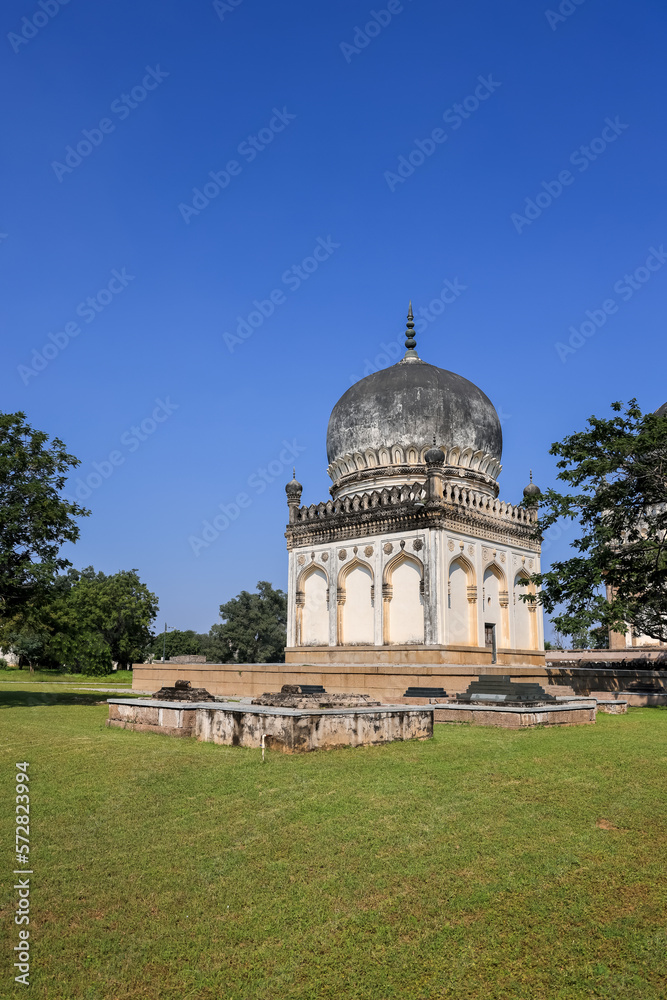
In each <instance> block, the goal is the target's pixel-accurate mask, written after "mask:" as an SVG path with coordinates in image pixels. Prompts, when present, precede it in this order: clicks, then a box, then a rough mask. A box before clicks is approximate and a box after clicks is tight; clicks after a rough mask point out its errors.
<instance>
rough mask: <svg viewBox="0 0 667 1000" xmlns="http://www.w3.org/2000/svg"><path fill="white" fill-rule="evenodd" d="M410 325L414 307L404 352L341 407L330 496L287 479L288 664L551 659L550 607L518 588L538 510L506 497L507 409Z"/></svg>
mask: <svg viewBox="0 0 667 1000" xmlns="http://www.w3.org/2000/svg"><path fill="white" fill-rule="evenodd" d="M413 331H414V320H413V315H412V307H410V311H409V313H408V323H407V331H406V353H405V356H404V358H403V359H402V360H401V361H399V362H398V363H397V364H394V365H392V366H391V367H389V368H386V369H384V370H382V371H379V372H375V373H373V374H372V375H369V376H367V377H366V378H363V379H361V381H359V382H357V383H356V384H355V385H353V386H352V387H351V388H350V389H348V390H347V392H346V393H345V394H344V395H343V396H342V397H341V399H340V400H339V401H338V402H337V403H336V405H335V406H334V408H333V411H332V413H331V418H330V420H329V427H328V431H327V452H328V460H329V468H328V472H329V475H330V476H331V479H332V486H331V490H330V492H331V499H330V500H329V501H328V502H323V503H319V504H313V505H311V506H300V503H301V494H302V489H303V487H302V486H301V484H300V483H299V482H297V480H296V478H294V479H293V480H292V481H291V482H290V483H288V484H287V486H286V493H287V504H288V507H289V524H288V526H287V532H286V538H287V548H288V551H289V587H288V590H289V604H288V628H287V650H286V662H287V663H297V662H300V663H302V662H307V663H312V664H314V665H316V664H325V663H327V664H336V663H346V662H347V663H361V664H364V663H386V664H401V663H406V664H407V663H410V664H428V663H433V664H440V663H471V664H473V663H474V664H480V663H492V662H497V663H498V664H536V665H540V664H543V663H544V633H543V616H542V609H541V607H540V606H538V605H535V604H532V605H531V604H527V603H525V602H524V601H522V600H521V599H520V597H521V595H522V594H525V593H526V592H527V590H526V588H525V587H523V586H521V585H520V581H521V579H522V578H524V579H525V578H527V577H528V575H529V574H531V573H534V572H538V571H539V568H540V544H539V542H538V541H537V540H536V539H535V538H533V537H532V536H533V532H534V520H535V515H534V513H533V512H532V511H529V510H526V509H524V508H522V507H517V506H512V505H511V504H508V503H506V502H504V501H501V500H499V499H498V492H499V490H498V484H497V478H498V475H499V473H500V470H501V456H502V431H501V426H500V420H499V418H498V414H497V413H496V410H495V408H494V406H493V404H492V403H491V401H490V400H489V399H488V397H487V396H486V395H485V394H484V393H483V392H482V391H481V389H479V388H477V386H475V385H473V383H472V382H469V381H468V380H467V379H465V378H462V377H461V376H460V375H456V374H454V373H453V372H450V371H446V370H445V369H442V368H437V367H435V366H434V365H430V364H427V363H426V362H425V361H422V359H421V358H420V357H419V356H418V354H417V351H416V342H415V338H414V332H413ZM531 480H532V477H531ZM535 492H539V490H538V489H537V487H536V486H534V485H533V484H532V482H531V484H530V485H529V486H527V487H526V490H525V491H524V493H526V494H529V493H535Z"/></svg>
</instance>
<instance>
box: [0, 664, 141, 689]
mask: <svg viewBox="0 0 667 1000" xmlns="http://www.w3.org/2000/svg"><path fill="white" fill-rule="evenodd" d="M2 683H9V684H16V683H20V684H41V683H43V684H76V685H85V686H86V687H89V686H91V685H96V686H99V687H116V685H118V686H119V687H132V671H131V670H115V671H114V672H113V673H112V674H104V675H103V676H101V677H100V676H99V675H97V674H68V673H65V672H63V671H60V670H39V669H38V670H35V671H34V673H32V674H31V673H30V670H29V668H28V667H23V669H21V670H19V668H18V667H8V668H7V669H6V670H0V684H2ZM0 691H2V688H0Z"/></svg>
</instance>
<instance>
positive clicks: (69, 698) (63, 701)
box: [0, 690, 112, 709]
mask: <svg viewBox="0 0 667 1000" xmlns="http://www.w3.org/2000/svg"><path fill="white" fill-rule="evenodd" d="M107 697H112V696H111V695H107V694H105V693H102V692H100V691H98V692H95V691H90V692H88V693H84V694H75V693H74V692H67V691H62V692H61V691H58V692H55V691H54V692H53V693H51V692H49V691H34V690H33V691H2V690H0V709H3V708H40V707H43V706H45V705H47V706H48V705H99V704H104V703H105V702H106V698H107Z"/></svg>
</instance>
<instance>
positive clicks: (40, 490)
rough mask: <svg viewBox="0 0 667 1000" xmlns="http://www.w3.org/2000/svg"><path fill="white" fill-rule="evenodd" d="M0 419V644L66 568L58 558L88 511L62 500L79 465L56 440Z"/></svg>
mask: <svg viewBox="0 0 667 1000" xmlns="http://www.w3.org/2000/svg"><path fill="white" fill-rule="evenodd" d="M48 441H49V438H48V435H47V434H45V433H44V432H43V431H36V430H34V429H33V428H32V427H30V426H29V425H28V424H27V423H26V422H25V414H24V413H21V412H19V413H2V414H0V509H1V510H2V518H1V519H0V645H5V644H6V633H7V632H14V633H16V632H18V631H20V630H21V628H22V626H23V625H25V624H26V623H27V622H28V621H29V619H30V618H31V615H33V614H34V612H35V608H36V606H37V605H38V604H39V602H40V600H41V599H42V597H43V594H44V591H45V590H46V589H48V587H49V585H50V583H52V581H53V579H54V576H55V575H56V574H57V573H58V572H59V571H60V570H63V569H64V568H65V567H67V566H69V565H70V563H69V561H68V560H67V559H64V558H62V557H61V556H60V555H59V551H60V548H61V546H62V545H63V543H64V542H74V541H76V539H77V538H78V537H79V527H78V525H77V523H76V521H75V518H77V517H84V516H87V515H88V514H89V513H90V512H89V511H87V510H85V508H83V507H80V506H79V505H78V504H77V503H75V502H73V501H70V500H66V499H65V498H64V497H63V496H62V490H63V488H64V486H65V482H66V480H67V476H68V473H69V470H70V469H73V468H76V466H77V465H79V460H78V459H77V458H75V457H74V455H70V454H68V453H67V451H66V450H65V445H64V444H63V442H62V441H60V440H59V438H53V440H52V441H51V444H50V446H48V447H47V444H48Z"/></svg>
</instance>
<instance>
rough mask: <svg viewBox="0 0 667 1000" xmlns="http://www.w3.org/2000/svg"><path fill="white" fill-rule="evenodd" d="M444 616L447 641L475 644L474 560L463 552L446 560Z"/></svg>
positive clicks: (475, 593) (475, 596)
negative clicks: (472, 561) (448, 560)
mask: <svg viewBox="0 0 667 1000" xmlns="http://www.w3.org/2000/svg"><path fill="white" fill-rule="evenodd" d="M446 618H447V635H448V642H450V643H451V644H452V645H460V646H476V645H477V644H478V633H477V580H476V575H475V568H474V566H473V564H472V563H471V562H470V560H469V559H468V558H467V557H466V556H464V555H463V553H461V554H460V555H458V556H454V557H453V558H452V559H451V560H450V563H449V570H448V574H447V611H446Z"/></svg>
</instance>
